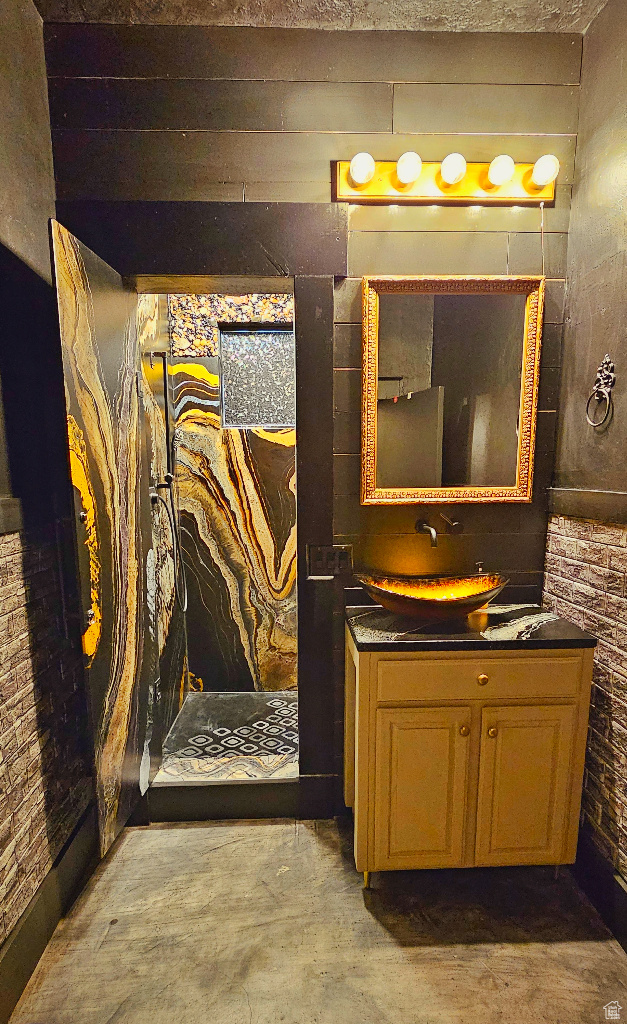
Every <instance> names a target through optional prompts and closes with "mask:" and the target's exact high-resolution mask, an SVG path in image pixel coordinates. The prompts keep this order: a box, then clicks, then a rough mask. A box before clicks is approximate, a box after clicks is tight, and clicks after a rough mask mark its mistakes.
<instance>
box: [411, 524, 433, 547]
mask: <svg viewBox="0 0 627 1024" xmlns="http://www.w3.org/2000/svg"><path fill="white" fill-rule="evenodd" d="M416 533H428V534H429V535H430V537H431V547H432V548H437V546H438V535H437V533H436V532H435V530H434V528H433V527H432V526H429V523H428V522H427V521H426V519H418V520H417V521H416Z"/></svg>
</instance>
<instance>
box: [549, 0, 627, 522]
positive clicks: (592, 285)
mask: <svg viewBox="0 0 627 1024" xmlns="http://www.w3.org/2000/svg"><path fill="white" fill-rule="evenodd" d="M626 48H627V6H626V5H625V4H624V3H623V0H610V3H608V5H607V7H605V9H604V10H603V11H602V12H601V13H600V14H599V16H598V17H597V18H596V20H595V21H594V22H593V24H592V26H591V27H590V29H589V31H588V33H587V35H586V36H585V41H584V52H583V67H582V87H581V114H580V127H579V142H578V147H577V166H576V178H575V187H574V193H573V208H572V218H571V233H570V240H569V250H568V300H567V316H568V322H567V327H566V331H565V338H564V369H563V376H562V384H561V395H560V423H559V444H558V457H557V466H556V484H557V486H558V487H560V488H572V489H576V490H577V491H608V492H611V491H614V492H622V493H621V494H620V495H616V496H615V498H614V499H613V500H612V501H610V499H605V501H604V504H603V506H602V507H601V506H599V508H598V509H597V508H594V507H590V509H589V514H591V515H592V516H594V517H595V518H604V519H615V518H616V517H617V516H618V517H620V518H621V521H625V516H626V515H627V493H626V492H627V464H626V462H625V449H626V446H627V387H626V383H627V378H626V375H627V361H626V360H625V337H626V335H627V304H626V303H625V289H626V287H627V217H626V216H625V196H626V195H627V122H626V121H625V107H626V105H627V76H626V75H625V51H626ZM606 352H609V353H610V355H611V356H613V358H614V359H615V361H616V367H617V376H618V382H617V386H616V388H615V389H614V403H615V413H614V418H613V420H612V422H611V423H610V424H609V426H608V428H607V429H606V430H600V431H599V430H594V429H593V428H592V427H589V426H588V425H587V423H586V419H585V406H586V400H587V398H588V395H589V394H590V392H591V391H592V386H593V383H594V379H595V374H596V369H597V366H598V365H599V363H600V362H601V360H602V359H603V356H604V355H605V353H606ZM557 497H558V499H559V500H560V504H559V505H558V506H556V507H557V508H558V509H560V508H563V509H564V511H569V509H568V508H564V505H563V501H564V499H565V498H568V499H570V501H571V503H572V502H573V501H574V500H575V498H577V499H578V500H579V501H580V502H581V501H584V500H585V498H586V496H585V495H566V496H564V495H558V496H557ZM588 500H589V501H591V500H595V501H597V502H599V501H600V498H599V496H598V495H597V496H589V498H588ZM575 514H577V512H575ZM584 514H586V513H585V511H584Z"/></svg>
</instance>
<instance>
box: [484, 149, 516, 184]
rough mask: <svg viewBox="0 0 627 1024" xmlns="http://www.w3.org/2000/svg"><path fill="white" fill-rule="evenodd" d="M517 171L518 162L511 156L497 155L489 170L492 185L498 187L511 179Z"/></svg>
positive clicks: (489, 179)
mask: <svg viewBox="0 0 627 1024" xmlns="http://www.w3.org/2000/svg"><path fill="white" fill-rule="evenodd" d="M515 171H516V164H515V163H514V161H513V160H512V158H511V156H506V155H505V154H502V155H501V156H495V157H494V160H493V161H492V163H491V164H490V168H489V170H488V181H489V182H490V184H491V185H494V186H495V187H498V186H499V185H505V184H506V183H507V182H508V181H511V180H512V178H513V177H514V173H515Z"/></svg>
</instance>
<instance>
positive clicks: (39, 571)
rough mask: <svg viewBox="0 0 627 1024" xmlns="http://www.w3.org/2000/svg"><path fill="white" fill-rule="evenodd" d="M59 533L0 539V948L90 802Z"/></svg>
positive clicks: (82, 702) (79, 679)
mask: <svg viewBox="0 0 627 1024" xmlns="http://www.w3.org/2000/svg"><path fill="white" fill-rule="evenodd" d="M62 607H63V601H62V596H61V587H60V580H59V573H58V559H57V552H56V546H55V538H54V532H53V530H52V529H51V528H50V529H46V531H45V532H44V531H41V532H38V533H37V534H36V535H34V534H28V535H25V534H4V535H3V536H0V792H1V793H2V799H0V943H1V942H2V941H3V940H4V939H5V938H6V936H7V935H8V933H9V932H10V930H11V929H12V928H13V927H14V925H15V924H16V923H17V921H18V920H19V917H20V915H21V914H22V913H23V912H24V910H25V909H26V907H27V906H28V904H29V902H30V900H31V899H32V898H33V896H34V895H35V893H36V891H37V889H38V887H39V885H40V884H41V882H42V881H43V879H44V878H45V876H46V874H47V872H48V871H49V869H50V867H51V866H52V864H53V862H54V860H55V858H56V857H57V855H58V854H59V852H60V850H61V848H62V847H63V845H64V843H65V842H66V840H67V839H68V838H69V836H70V835H71V833H72V831H73V829H74V828H75V826H76V825H77V823H78V821H79V819H80V817H81V815H82V813H83V811H84V810H85V809H86V807H87V805H88V803H89V801H90V800H91V798H92V795H93V783H92V774H91V773H92V757H91V749H90V743H89V725H88V721H87V703H86V698H85V690H84V677H83V667H82V659H81V654H80V650H77V649H76V648H75V647H74V646H72V645H71V644H70V643H69V642H68V641H67V640H66V639H65V636H64V627H63V622H62V620H61V609H62Z"/></svg>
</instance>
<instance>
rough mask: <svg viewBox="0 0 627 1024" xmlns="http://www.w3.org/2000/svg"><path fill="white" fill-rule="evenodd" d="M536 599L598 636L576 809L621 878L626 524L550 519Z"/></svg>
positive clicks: (625, 853)
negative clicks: (583, 769) (579, 802)
mask: <svg viewBox="0 0 627 1024" xmlns="http://www.w3.org/2000/svg"><path fill="white" fill-rule="evenodd" d="M544 604H545V605H546V606H547V607H549V608H551V609H553V610H555V611H556V612H559V614H560V615H563V616H564V618H567V619H570V620H571V621H572V622H576V623H577V625H579V626H582V627H584V628H585V629H588V630H590V632H591V633H594V634H595V635H596V636H597V637H598V638H599V644H598V647H597V649H596V653H595V660H594V674H593V688H592V705H591V709H590V727H589V732H588V750H587V755H586V773H585V780H584V795H583V813H584V816H585V821H586V824H587V827H588V828H589V829H590V831H591V834H592V836H593V838H594V840H595V842H596V844H597V846H598V847H599V849H600V850H601V852H602V853H603V855H604V856H605V857H606V859H607V860H609V861H611V863H612V864H613V866H614V867H615V868H616V870H618V871H619V872H620V873H621V874H622V875H623V876H624V877H627V526H625V525H615V524H612V523H600V522H597V521H596V520H591V519H573V518H570V517H567V516H553V517H551V519H550V520H549V532H548V540H547V553H546V563H545V577H544Z"/></svg>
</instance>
